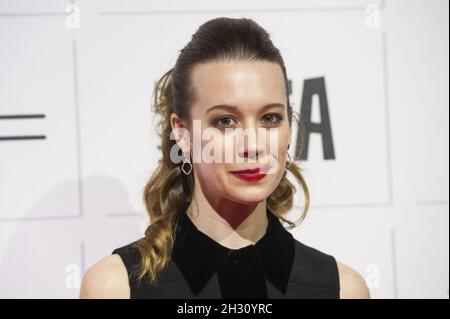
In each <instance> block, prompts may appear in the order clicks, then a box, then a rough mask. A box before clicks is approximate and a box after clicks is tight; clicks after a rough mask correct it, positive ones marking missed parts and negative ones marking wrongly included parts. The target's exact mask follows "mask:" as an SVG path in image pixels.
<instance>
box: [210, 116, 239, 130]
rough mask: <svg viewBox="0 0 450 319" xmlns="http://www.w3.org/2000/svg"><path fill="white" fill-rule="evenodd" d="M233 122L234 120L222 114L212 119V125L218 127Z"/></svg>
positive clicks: (231, 124) (229, 124) (232, 123)
mask: <svg viewBox="0 0 450 319" xmlns="http://www.w3.org/2000/svg"><path fill="white" fill-rule="evenodd" d="M235 124H236V121H235V120H233V119H232V118H231V117H229V116H224V117H221V118H218V119H217V120H215V121H214V125H215V126H220V127H226V126H233V125H235Z"/></svg>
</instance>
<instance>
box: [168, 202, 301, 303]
mask: <svg viewBox="0 0 450 319" xmlns="http://www.w3.org/2000/svg"><path fill="white" fill-rule="evenodd" d="M266 214H267V219H268V225H267V229H266V232H265V234H264V236H263V237H262V238H261V239H260V240H258V242H256V243H255V244H251V245H248V246H246V247H242V248H240V249H230V248H227V247H225V246H222V245H221V244H219V243H218V242H216V241H215V240H213V239H212V238H211V237H209V236H207V235H206V234H204V233H203V232H201V231H200V230H199V229H197V227H196V226H195V225H194V223H193V222H192V221H191V220H190V218H189V217H188V216H187V214H186V212H185V211H180V212H179V214H178V216H179V218H178V223H177V224H178V225H177V228H176V229H177V235H176V239H175V243H174V247H173V251H172V259H173V261H174V262H175V264H176V265H177V266H178V268H179V269H180V271H181V272H182V274H183V276H184V278H185V279H186V281H187V282H188V284H189V286H190V288H191V290H192V291H193V293H194V294H195V295H197V294H198V293H199V292H200V291H201V290H202V289H203V288H204V286H205V285H206V283H207V282H208V281H209V279H210V278H211V277H212V275H213V274H214V273H216V272H217V271H218V269H219V268H220V266H221V265H222V263H223V262H224V261H225V260H226V258H227V257H229V256H230V255H238V254H245V253H246V252H248V251H249V250H255V252H256V256H257V257H258V259H259V262H260V264H261V265H262V268H263V271H264V275H265V277H266V279H267V280H269V281H270V282H271V283H272V284H273V285H274V286H275V287H276V288H277V289H278V290H279V291H280V292H282V293H283V294H285V293H286V289H287V284H288V281H289V276H290V273H291V269H292V264H293V262H294V254H295V240H294V238H293V236H292V234H291V233H290V232H288V231H287V230H286V229H285V228H284V227H283V225H282V224H281V222H280V220H279V219H278V218H277V217H275V216H274V215H273V214H272V213H271V212H270V211H269V210H268V209H267V211H266Z"/></svg>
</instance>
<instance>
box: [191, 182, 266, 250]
mask: <svg viewBox="0 0 450 319" xmlns="http://www.w3.org/2000/svg"><path fill="white" fill-rule="evenodd" d="M195 185H196V186H195V189H194V193H193V198H192V202H191V204H190V206H189V207H188V209H187V212H186V213H187V215H188V217H189V218H190V219H191V221H192V223H193V224H194V225H195V226H196V227H197V228H198V229H199V230H200V231H201V232H203V233H204V234H206V235H207V236H209V237H210V238H212V239H213V240H215V241H216V242H218V243H219V244H221V245H222V246H225V247H227V248H230V249H239V248H242V247H245V246H248V245H251V244H254V243H256V242H257V241H258V240H259V239H261V238H262V237H263V236H264V234H265V232H266V229H267V224H268V220H267V215H266V209H267V207H266V200H264V201H262V202H260V203H257V204H241V203H236V202H233V201H230V200H228V199H224V198H218V199H214V200H208V199H207V198H206V197H205V195H204V193H203V191H202V190H201V188H200V187H197V185H199V184H198V183H196V184H195Z"/></svg>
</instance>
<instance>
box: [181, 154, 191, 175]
mask: <svg viewBox="0 0 450 319" xmlns="http://www.w3.org/2000/svg"><path fill="white" fill-rule="evenodd" d="M186 164H189V169H188V170H186V167H185V165H186ZM181 170H182V171H183V173H184V174H186V175H189V174H190V173H191V171H192V164H191V161H190V160H189V156H187V157H185V158H184V160H183V164H182V165H181Z"/></svg>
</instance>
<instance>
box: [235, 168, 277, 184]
mask: <svg viewBox="0 0 450 319" xmlns="http://www.w3.org/2000/svg"><path fill="white" fill-rule="evenodd" d="M269 169H270V167H258V168H254V169H243V170H239V171H232V172H231V174H233V175H234V176H235V177H237V178H239V179H241V180H244V181H246V182H257V181H259V180H261V179H263V178H264V177H266V176H267V172H268V170H269Z"/></svg>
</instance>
